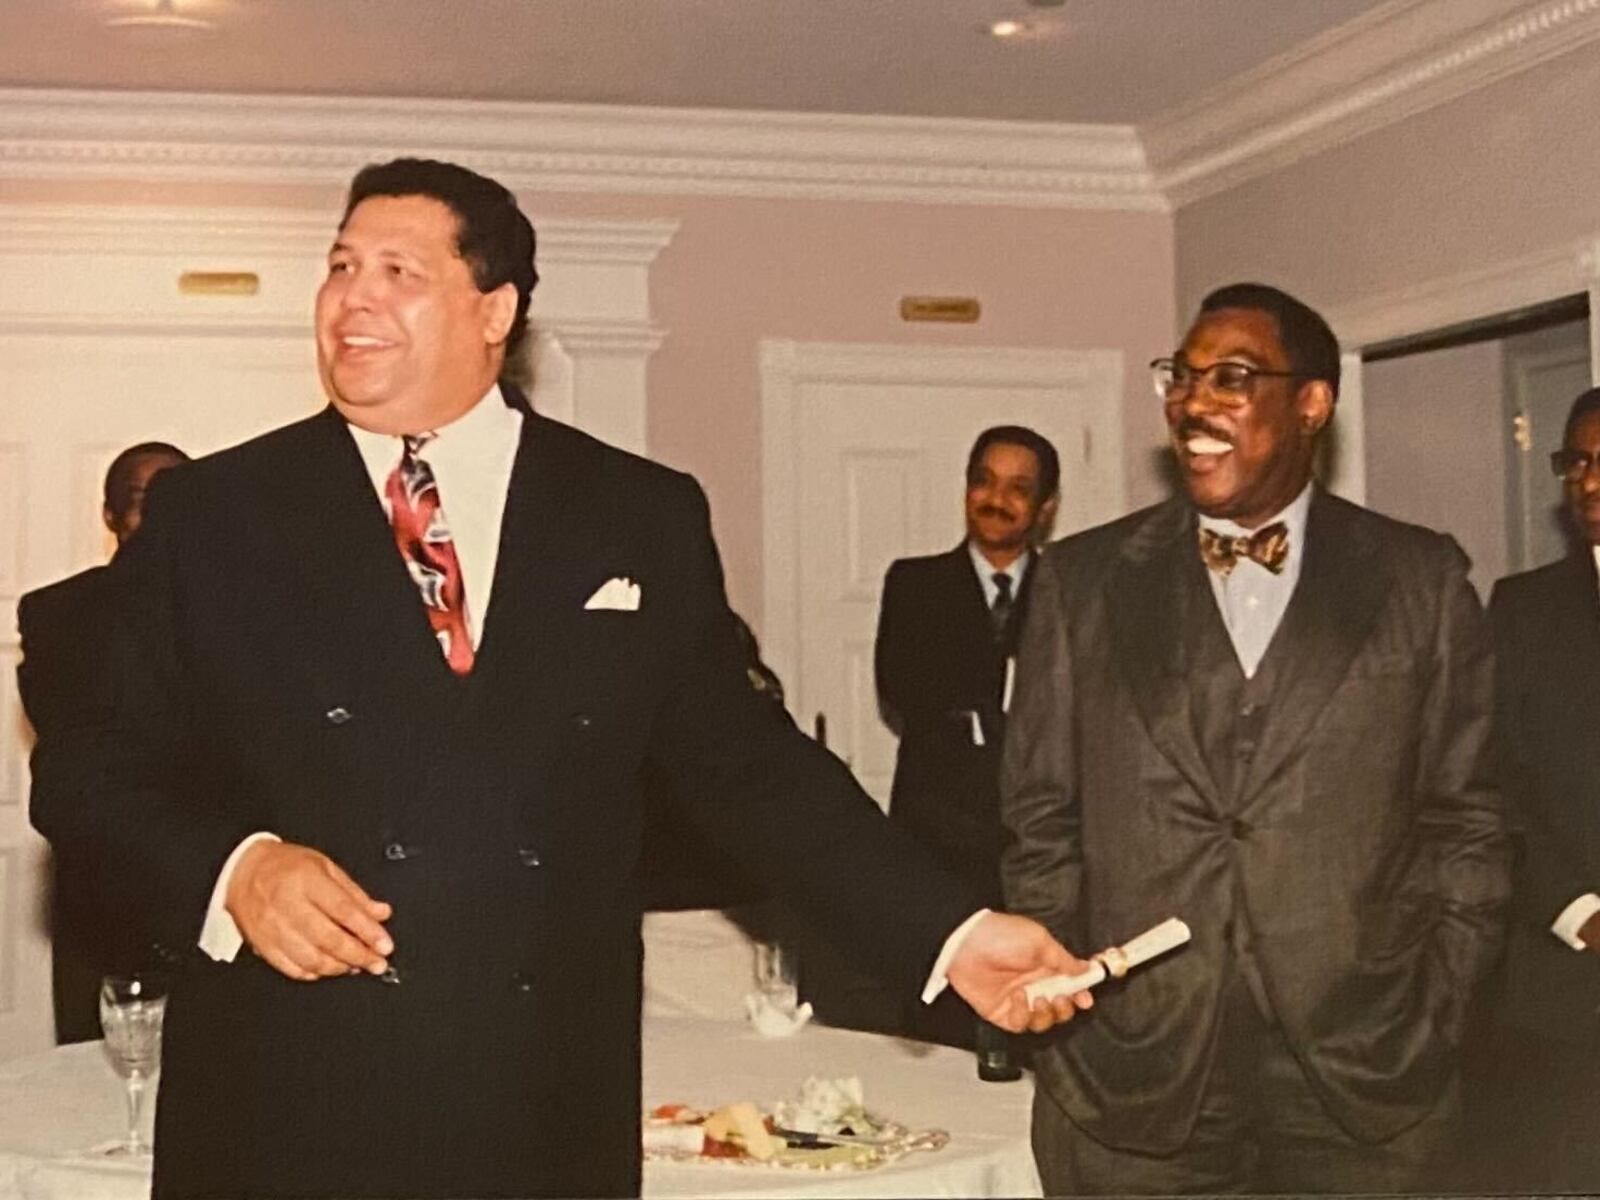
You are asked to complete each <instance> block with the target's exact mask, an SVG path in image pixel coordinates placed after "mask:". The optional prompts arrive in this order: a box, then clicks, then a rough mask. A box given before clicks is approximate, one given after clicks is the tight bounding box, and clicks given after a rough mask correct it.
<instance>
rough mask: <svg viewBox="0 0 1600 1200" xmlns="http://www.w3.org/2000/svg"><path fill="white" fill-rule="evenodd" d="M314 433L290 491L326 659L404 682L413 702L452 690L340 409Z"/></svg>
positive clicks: (313, 632)
mask: <svg viewBox="0 0 1600 1200" xmlns="http://www.w3.org/2000/svg"><path fill="white" fill-rule="evenodd" d="M306 432H307V437H306V443H305V445H304V447H303V449H302V451H301V452H300V453H299V454H297V456H296V459H297V461H296V469H295V476H294V483H293V485H292V487H291V488H289V489H287V492H286V495H287V499H288V503H289V506H290V509H291V511H292V513H293V517H292V519H291V520H290V521H289V522H287V523H286V527H287V528H288V529H289V530H291V532H292V534H293V537H294V541H295V545H294V548H293V551H292V557H293V560H294V561H296V562H298V563H299V564H300V565H301V567H302V568H303V570H304V573H305V576H304V577H305V580H306V588H307V592H308V594H309V595H310V596H311V597H312V609H311V611H312V614H313V615H312V618H311V626H312V628H310V629H308V631H307V634H308V636H313V637H316V638H318V639H319V641H320V644H321V646H322V647H323V653H322V654H321V655H318V656H316V657H317V660H318V661H319V662H343V663H349V664H351V665H353V666H354V668H355V669H356V670H357V671H358V672H360V673H361V674H363V675H365V676H367V677H369V678H371V679H374V680H381V681H396V680H397V681H398V683H399V686H401V687H403V688H406V689H408V690H409V691H411V692H412V694H416V693H418V692H422V691H427V690H432V689H437V688H439V687H440V686H441V685H443V684H446V683H449V682H451V679H452V677H451V676H450V674H449V668H448V667H447V666H445V664H444V656H443V655H441V654H440V653H439V647H438V644H437V643H436V642H435V641H434V637H433V632H432V630H431V628H430V627H429V625H428V618H427V614H426V612H425V611H424V610H423V607H422V603H421V601H420V599H419V598H418V596H417V592H416V588H415V586H414V585H413V584H412V582H411V579H410V577H409V576H408V575H407V574H406V569H405V565H404V564H403V563H402V562H401V560H400V556H399V554H398V553H396V551H395V546H394V537H393V534H392V533H391V531H390V527H389V522H388V520H387V519H386V518H385V517H384V513H383V506H382V504H381V502H380V501H379V500H378V496H377V493H376V492H375V491H374V490H373V488H372V483H371V479H370V477H369V476H368V474H367V470H366V466H365V464H364V463H363V462H362V461H361V454H360V451H359V450H357V449H356V445H355V442H354V440H353V439H352V438H351V437H350V433H349V431H348V430H347V429H346V428H345V426H344V421H343V419H342V418H341V417H340V416H339V414H338V413H337V412H336V411H335V410H334V409H333V408H331V407H330V408H328V409H326V410H325V411H324V412H323V413H322V414H321V415H320V416H319V417H317V418H315V419H314V420H313V421H311V422H310V423H308V425H307V429H306ZM306 657H307V658H308V659H310V658H311V657H312V656H306ZM321 669H322V668H320V667H319V668H318V670H319V672H320V670H321ZM389 686H393V684H392V682H391V683H389Z"/></svg>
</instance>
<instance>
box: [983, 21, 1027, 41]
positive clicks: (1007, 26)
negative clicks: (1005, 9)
mask: <svg viewBox="0 0 1600 1200" xmlns="http://www.w3.org/2000/svg"><path fill="white" fill-rule="evenodd" d="M1023 29H1024V26H1023V24H1022V22H1021V21H1013V20H1010V19H1007V20H1003V21H995V22H993V23H992V24H990V26H989V36H990V37H997V38H1008V37H1016V36H1017V34H1019V33H1021V32H1022V30H1023Z"/></svg>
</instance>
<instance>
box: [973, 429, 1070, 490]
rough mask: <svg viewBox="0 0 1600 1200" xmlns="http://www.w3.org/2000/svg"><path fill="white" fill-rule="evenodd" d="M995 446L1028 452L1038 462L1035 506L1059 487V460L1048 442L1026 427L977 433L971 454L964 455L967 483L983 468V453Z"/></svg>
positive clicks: (1054, 449) (987, 430) (986, 430)
mask: <svg viewBox="0 0 1600 1200" xmlns="http://www.w3.org/2000/svg"><path fill="white" fill-rule="evenodd" d="M996 443H999V444H1001V445H1005V446H1021V447H1022V448H1023V449H1024V450H1032V451H1033V456H1034V457H1035V458H1036V459H1038V460H1039V502H1040V503H1041V504H1042V503H1044V502H1045V501H1046V500H1048V499H1050V497H1051V496H1054V495H1055V494H1056V491H1057V490H1058V489H1059V488H1060V487H1061V459H1060V457H1059V456H1058V455H1057V454H1056V448H1055V447H1054V446H1052V445H1051V444H1050V440H1049V439H1048V438H1046V437H1044V436H1043V435H1042V434H1038V433H1035V432H1034V431H1033V430H1031V429H1029V428H1028V427H1027V426H1026V425H993V426H990V427H989V428H988V429H985V430H984V431H983V432H982V433H980V434H979V435H978V440H977V441H975V442H973V443H972V453H970V454H968V455H967V480H968V482H971V481H972V479H973V478H975V477H976V476H977V473H978V469H979V468H980V467H981V466H982V465H983V455H984V452H985V451H987V450H988V449H989V447H990V446H993V445H995V444H996Z"/></svg>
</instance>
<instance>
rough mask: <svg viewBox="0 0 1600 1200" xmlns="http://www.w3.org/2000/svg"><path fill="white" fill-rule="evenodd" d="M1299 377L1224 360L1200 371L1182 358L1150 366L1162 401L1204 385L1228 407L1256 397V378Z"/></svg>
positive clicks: (1295, 372) (1173, 398)
mask: <svg viewBox="0 0 1600 1200" xmlns="http://www.w3.org/2000/svg"><path fill="white" fill-rule="evenodd" d="M1300 377H1301V376H1300V372H1298V371H1267V370H1263V369H1262V368H1260V367H1252V366H1251V365H1250V364H1249V363H1241V362H1228V361H1226V360H1224V361H1222V362H1214V363H1212V364H1211V365H1210V366H1209V367H1207V368H1206V369H1205V370H1203V371H1197V370H1195V369H1194V368H1193V367H1191V366H1190V365H1189V364H1188V363H1186V362H1184V361H1183V359H1181V358H1158V359H1156V360H1154V361H1153V362H1152V363H1151V364H1150V380H1151V382H1152V383H1154V384H1155V388H1156V395H1157V396H1160V397H1161V399H1163V400H1176V399H1178V397H1180V396H1184V395H1187V394H1188V393H1189V392H1191V391H1193V390H1194V389H1195V388H1198V387H1199V386H1200V385H1201V384H1204V385H1205V389H1206V391H1207V392H1209V393H1210V394H1211V395H1212V396H1214V397H1215V398H1216V399H1217V401H1218V402H1219V403H1221V404H1225V405H1227V406H1228V407H1229V408H1240V407H1242V406H1243V405H1246V404H1248V403H1249V402H1250V397H1251V396H1252V395H1254V394H1255V390H1256V380H1258V379H1295V378H1300Z"/></svg>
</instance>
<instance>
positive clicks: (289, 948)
mask: <svg viewBox="0 0 1600 1200" xmlns="http://www.w3.org/2000/svg"><path fill="white" fill-rule="evenodd" d="M226 907H227V910H228V914H229V915H230V916H231V917H232V918H233V920H234V923H235V924H236V925H238V927H239V932H240V933H241V934H242V935H243V936H244V940H245V941H246V943H248V944H249V946H250V948H251V949H252V950H254V951H255V952H256V953H257V954H258V955H260V956H261V957H262V958H264V959H266V961H267V962H268V963H270V964H271V965H272V966H274V967H276V968H277V969H278V970H279V971H281V972H282V973H283V974H285V975H287V976H288V977H289V978H290V979H298V980H301V981H302V982H310V981H311V980H314V979H326V978H328V977H330V976H333V975H349V974H351V973H352V972H354V971H357V970H361V971H370V972H371V973H372V974H374V975H381V974H382V973H383V972H384V971H386V970H388V968H389V963H388V955H389V954H391V953H392V952H393V951H394V942H393V941H392V940H391V939H390V937H389V935H388V933H386V932H385V931H384V928H383V925H382V924H381V922H383V921H387V920H388V919H389V917H390V915H391V914H392V912H393V910H392V909H391V908H390V907H389V905H387V904H385V903H384V902H383V901H381V900H374V899H373V898H372V897H371V896H368V895H367V894H366V892H364V891H362V890H361V888H360V887H359V886H357V884H356V882H355V881H354V880H353V879H351V878H350V876H348V875H346V874H345V873H344V872H343V871H342V870H340V869H339V866H338V864H337V863H335V862H334V861H333V860H332V859H331V858H329V857H328V856H327V855H325V854H320V853H318V852H317V851H315V850H313V849H311V848H310V847H309V846H296V845H293V844H291V843H289V842H274V841H262V842H257V843H255V844H254V845H253V846H251V847H249V848H248V849H247V850H245V852H244V854H243V855H241V856H240V858H239V861H238V863H237V864H236V865H235V866H234V869H233V877H232V878H231V879H230V880H229V881H228V897H227V905H226Z"/></svg>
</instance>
